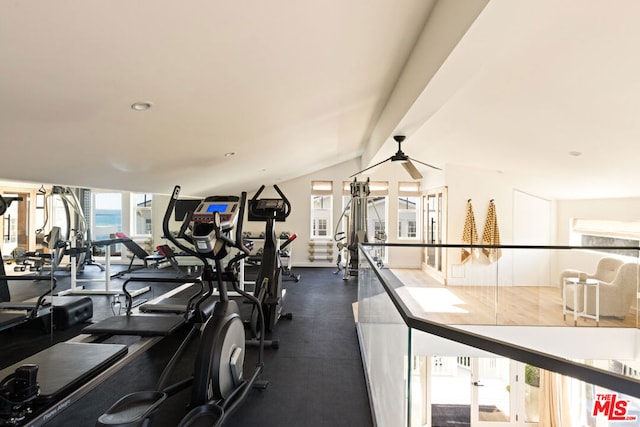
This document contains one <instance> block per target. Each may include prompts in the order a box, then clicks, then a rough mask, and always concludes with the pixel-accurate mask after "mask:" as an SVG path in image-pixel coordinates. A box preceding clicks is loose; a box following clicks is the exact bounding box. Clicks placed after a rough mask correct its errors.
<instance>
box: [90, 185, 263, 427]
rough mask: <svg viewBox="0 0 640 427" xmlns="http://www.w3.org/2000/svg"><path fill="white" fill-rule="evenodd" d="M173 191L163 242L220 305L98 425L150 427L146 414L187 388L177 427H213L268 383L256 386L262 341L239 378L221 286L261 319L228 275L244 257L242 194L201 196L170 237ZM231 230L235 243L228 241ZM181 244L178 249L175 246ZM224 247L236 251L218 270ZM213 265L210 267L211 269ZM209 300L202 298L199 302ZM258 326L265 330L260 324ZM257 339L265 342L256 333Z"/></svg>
mask: <svg viewBox="0 0 640 427" xmlns="http://www.w3.org/2000/svg"><path fill="white" fill-rule="evenodd" d="M179 192H180V187H179V186H176V187H175V188H174V190H173V194H172V196H171V200H170V202H169V206H168V207H167V211H166V213H165V216H164V220H163V231H164V235H165V236H166V237H167V238H168V239H169V240H171V242H172V243H173V244H174V245H176V246H177V247H178V248H180V249H181V250H183V251H185V252H186V253H188V254H190V255H192V256H195V257H197V258H199V259H200V260H201V261H202V263H203V265H204V270H203V273H202V281H203V283H206V284H207V285H208V287H209V292H207V294H209V295H210V294H211V293H213V288H214V282H215V284H216V285H217V288H218V293H219V300H218V301H217V302H216V304H215V306H214V308H213V313H212V314H211V316H210V317H209V318H208V319H200V320H197V318H198V317H200V316H195V319H196V321H195V322H193V323H192V327H191V330H190V331H189V333H188V334H187V336H186V337H185V339H184V340H183V342H182V343H181V345H180V347H179V348H178V350H177V351H176V353H175V354H174V355H173V357H172V358H171V360H170V361H169V363H168V364H167V366H166V368H165V369H164V371H163V372H162V375H161V376H160V379H159V381H158V383H157V386H156V389H155V390H153V391H142V392H136V393H132V394H129V395H127V396H125V397H123V398H122V399H120V400H119V401H118V402H116V403H115V404H114V405H113V406H112V407H111V408H110V409H109V410H108V411H107V412H106V413H104V414H103V415H102V416H100V418H99V419H98V422H97V424H96V425H97V426H100V427H107V426H111V427H113V426H118V427H124V426H127V427H134V426H136V427H138V426H139V427H142V426H145V427H146V426H149V425H153V415H154V413H155V412H156V410H157V409H158V408H159V407H160V406H161V405H162V403H163V401H164V400H165V399H167V398H168V397H169V396H171V395H174V394H175V393H177V392H178V391H181V390H183V389H186V388H187V387H188V386H191V390H192V391H191V401H190V404H189V406H188V410H189V411H188V413H187V414H186V416H185V417H184V418H183V419H182V420H181V422H180V424H179V426H183V427H186V426H205V425H206V426H219V425H221V424H222V423H223V422H224V420H225V419H226V417H227V416H228V415H229V414H230V413H232V412H233V411H234V410H235V409H237V408H238V407H239V406H240V404H241V403H242V402H243V401H244V399H245V398H246V396H247V394H248V392H249V390H250V389H251V388H253V387H256V388H261V389H264V388H266V386H267V383H266V382H264V381H261V380H259V376H260V374H261V373H262V370H263V366H264V363H263V348H264V342H263V340H262V339H261V340H260V344H259V345H260V348H259V353H258V361H257V363H256V367H255V369H254V371H253V374H252V375H251V377H250V378H249V379H245V378H244V377H243V365H244V358H245V331H244V323H243V322H242V320H241V318H240V311H239V308H238V305H237V304H236V302H235V301H233V300H230V299H229V296H228V293H227V285H226V283H227V282H231V283H232V285H233V288H234V290H235V291H236V292H238V293H239V294H240V295H242V296H243V297H245V298H247V299H248V300H249V301H251V302H252V303H253V304H254V305H255V306H256V307H258V316H259V317H261V316H262V310H261V305H260V302H259V301H258V300H257V299H256V298H255V297H254V296H253V295H250V294H248V293H246V292H244V291H243V290H241V289H240V288H239V286H238V282H237V278H236V276H235V273H234V269H235V265H236V264H237V263H238V262H239V261H240V260H241V259H242V258H244V257H246V256H247V255H248V254H249V250H248V249H247V248H246V247H244V245H243V244H242V218H243V215H244V209H245V201H246V193H242V197H241V198H238V197H235V196H223V197H220V196H213V197H207V198H206V199H205V200H204V201H203V202H202V203H200V205H199V206H198V208H197V209H196V210H195V211H194V212H189V213H188V214H187V217H186V219H185V220H184V223H183V224H182V227H181V228H180V232H179V233H178V235H177V236H175V235H174V234H172V233H171V232H170V230H169V219H170V218H171V215H172V213H173V210H174V207H175V204H176V200H177V199H178V195H179ZM234 226H235V228H236V233H235V240H232V239H231V238H230V237H228V236H229V234H230V232H231V230H232V229H233V228H234ZM179 239H180V240H182V241H184V242H185V243H183V242H182V241H180V240H179ZM229 248H236V249H239V251H240V252H239V253H238V254H237V255H235V256H234V257H232V259H231V260H230V261H229V262H228V264H227V266H226V268H225V269H223V265H222V259H223V258H225V257H226V256H227V255H228V249H229ZM210 260H213V261H214V266H215V270H214V268H213V266H212V265H211V263H210ZM207 296H208V295H205V296H203V298H201V299H200V301H199V302H198V303H196V310H195V311H196V312H198V311H199V308H198V307H199V303H200V302H202V301H204V299H206V297H207ZM261 323H264V322H263V321H261ZM261 332H262V333H261V334H260V336H261V338H262V336H263V335H264V327H262V331H261ZM198 335H199V338H200V342H199V346H198V350H197V355H196V358H195V366H194V373H193V376H192V377H190V378H187V379H184V380H182V381H179V382H177V383H175V384H172V385H167V382H168V379H169V377H170V375H171V374H172V372H173V371H174V369H175V367H176V366H177V363H178V362H179V361H180V359H181V357H182V356H183V355H184V353H185V351H186V349H187V347H188V344H189V343H190V342H191V340H192V339H193V338H194V337H197V336H198Z"/></svg>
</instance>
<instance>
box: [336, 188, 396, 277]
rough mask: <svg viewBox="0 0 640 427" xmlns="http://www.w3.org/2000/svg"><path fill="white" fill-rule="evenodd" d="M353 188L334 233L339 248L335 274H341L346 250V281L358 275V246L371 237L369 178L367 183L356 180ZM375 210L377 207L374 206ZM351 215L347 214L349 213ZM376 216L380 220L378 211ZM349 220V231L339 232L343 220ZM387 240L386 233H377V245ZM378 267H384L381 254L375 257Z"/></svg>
mask: <svg viewBox="0 0 640 427" xmlns="http://www.w3.org/2000/svg"><path fill="white" fill-rule="evenodd" d="M350 188H351V200H349V203H347V206H346V207H345V208H344V210H343V211H342V215H341V216H340V219H339V220H338V224H337V225H336V229H335V232H334V240H335V241H336V242H337V246H338V261H337V270H336V271H335V273H336V274H337V273H339V272H340V271H341V270H342V254H343V252H345V249H346V257H345V266H344V276H343V279H344V280H348V279H349V278H350V277H351V276H357V275H358V244H359V243H368V242H369V236H368V230H367V223H368V198H369V194H370V193H371V191H370V190H369V178H367V180H366V181H358V180H357V179H355V178H354V180H353V181H352V182H351V184H350ZM374 209H375V205H374ZM349 210H350V213H349V214H347V211H349ZM375 212H376V216H378V219H379V218H380V215H379V214H378V211H377V210H376V211H375ZM345 216H346V217H347V218H348V222H347V231H346V232H344V231H338V229H339V227H340V224H341V223H342V219H343V218H344V217H345ZM386 240H387V236H386V234H385V233H384V232H377V233H376V235H375V243H384V242H385V241H386ZM374 259H375V260H376V262H377V264H378V267H380V268H382V267H383V262H382V257H381V256H380V254H379V253H378V254H376V255H375V256H374Z"/></svg>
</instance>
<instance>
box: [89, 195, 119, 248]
mask: <svg viewBox="0 0 640 427" xmlns="http://www.w3.org/2000/svg"><path fill="white" fill-rule="evenodd" d="M92 224H93V234H92V236H93V240H108V239H110V238H112V236H113V235H114V234H115V233H116V232H117V231H122V195H121V194H120V193H99V192H94V193H93V221H92ZM117 246H118V248H117V249H116V250H115V251H114V250H112V251H111V254H112V255H120V245H117Z"/></svg>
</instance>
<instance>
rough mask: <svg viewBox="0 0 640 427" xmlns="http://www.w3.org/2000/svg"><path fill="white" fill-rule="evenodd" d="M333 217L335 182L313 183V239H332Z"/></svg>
mask: <svg viewBox="0 0 640 427" xmlns="http://www.w3.org/2000/svg"><path fill="white" fill-rule="evenodd" d="M332 215H333V182H332V181H312V182H311V238H312V239H329V238H331V237H332V236H331V234H330V233H331V231H330V230H331V227H332V219H333V218H332Z"/></svg>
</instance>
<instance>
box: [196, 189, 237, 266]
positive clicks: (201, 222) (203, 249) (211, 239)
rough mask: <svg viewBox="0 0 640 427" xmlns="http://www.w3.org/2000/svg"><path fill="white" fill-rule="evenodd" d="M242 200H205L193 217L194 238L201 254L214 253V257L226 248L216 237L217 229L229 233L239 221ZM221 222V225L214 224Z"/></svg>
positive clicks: (234, 198) (228, 198)
mask: <svg viewBox="0 0 640 427" xmlns="http://www.w3.org/2000/svg"><path fill="white" fill-rule="evenodd" d="M239 204H240V198H239V197H236V196H213V197H207V198H206V199H204V201H203V202H202V203H200V206H198V208H197V209H196V210H195V212H194V213H193V215H192V216H191V223H192V225H191V227H192V230H191V231H192V238H193V241H194V244H195V246H196V249H197V251H198V252H200V253H209V252H213V254H214V255H216V254H218V252H219V251H220V250H221V249H222V248H223V247H224V244H223V242H221V241H218V240H217V237H216V228H218V227H219V230H220V231H222V232H229V231H231V229H233V227H234V226H235V225H236V222H237V221H238V207H239ZM216 221H219V224H214V222H216Z"/></svg>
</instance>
